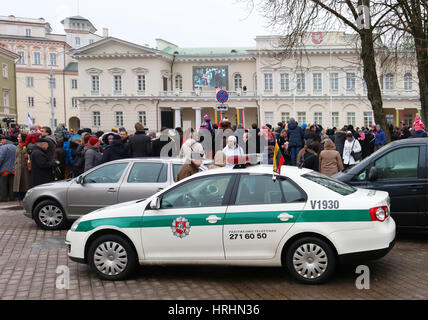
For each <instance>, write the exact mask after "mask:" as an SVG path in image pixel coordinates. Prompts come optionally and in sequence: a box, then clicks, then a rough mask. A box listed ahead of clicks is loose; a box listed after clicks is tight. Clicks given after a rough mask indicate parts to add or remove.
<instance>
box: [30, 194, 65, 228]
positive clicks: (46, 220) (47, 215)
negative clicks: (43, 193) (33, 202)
mask: <svg viewBox="0 0 428 320" xmlns="http://www.w3.org/2000/svg"><path fill="white" fill-rule="evenodd" d="M33 217H34V221H35V222H36V223H37V225H38V226H39V227H40V228H42V229H43V230H62V229H65V227H66V225H67V219H66V217H65V214H64V210H62V208H61V206H60V205H59V204H58V203H57V202H56V201H54V200H46V201H43V202H41V203H39V204H38V205H37V206H36V208H35V209H34V214H33Z"/></svg>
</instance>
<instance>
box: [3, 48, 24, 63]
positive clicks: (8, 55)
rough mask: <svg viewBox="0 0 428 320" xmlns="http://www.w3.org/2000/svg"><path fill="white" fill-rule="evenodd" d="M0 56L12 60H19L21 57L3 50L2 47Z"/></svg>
mask: <svg viewBox="0 0 428 320" xmlns="http://www.w3.org/2000/svg"><path fill="white" fill-rule="evenodd" d="M0 54H3V55H5V56H7V57H9V58H11V59H13V60H15V59H19V58H20V57H21V56H20V55H18V54H16V53H15V52H13V51H10V50H8V49H6V48H3V47H0Z"/></svg>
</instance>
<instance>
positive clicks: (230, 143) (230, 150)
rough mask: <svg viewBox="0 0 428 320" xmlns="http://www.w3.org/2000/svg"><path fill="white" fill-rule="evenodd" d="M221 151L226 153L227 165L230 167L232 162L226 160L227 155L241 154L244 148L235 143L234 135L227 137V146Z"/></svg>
mask: <svg viewBox="0 0 428 320" xmlns="http://www.w3.org/2000/svg"><path fill="white" fill-rule="evenodd" d="M223 153H224V154H225V155H226V159H227V160H226V161H227V166H228V167H231V166H233V163H229V161H228V159H229V157H233V156H243V155H244V150H243V149H242V148H241V147H240V146H238V145H237V142H236V137H235V136H230V137H229V138H228V139H227V146H226V147H225V148H224V149H223Z"/></svg>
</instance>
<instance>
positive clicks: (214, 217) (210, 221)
mask: <svg viewBox="0 0 428 320" xmlns="http://www.w3.org/2000/svg"><path fill="white" fill-rule="evenodd" d="M206 220H207V221H208V222H209V223H212V224H214V223H217V222H219V221H220V220H221V218H219V217H217V216H209V217H208V218H207V219H206Z"/></svg>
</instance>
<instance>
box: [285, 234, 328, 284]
mask: <svg viewBox="0 0 428 320" xmlns="http://www.w3.org/2000/svg"><path fill="white" fill-rule="evenodd" d="M285 258H286V261H285V262H286V266H287V269H288V271H289V272H290V274H291V275H292V276H293V277H294V278H295V279H297V280H298V281H300V282H303V283H306V284H320V283H323V282H325V281H327V280H328V279H329V278H330V276H331V275H332V274H333V272H334V269H335V267H336V255H335V253H334V251H333V249H332V248H331V246H330V245H329V244H328V243H326V242H325V241H324V240H322V239H318V238H315V237H305V238H301V239H298V240H296V241H295V242H293V243H292V244H291V245H290V246H289V248H288V250H287V252H286V257H285Z"/></svg>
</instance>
